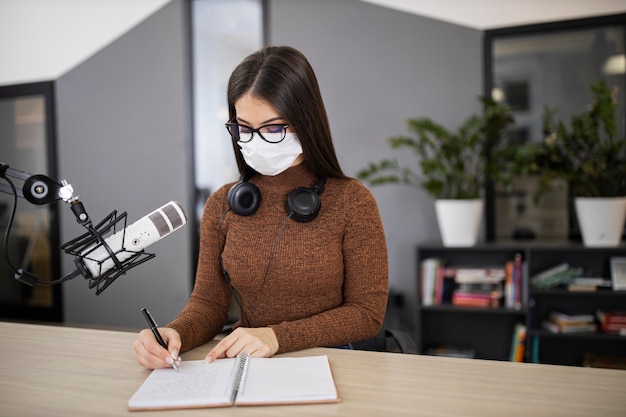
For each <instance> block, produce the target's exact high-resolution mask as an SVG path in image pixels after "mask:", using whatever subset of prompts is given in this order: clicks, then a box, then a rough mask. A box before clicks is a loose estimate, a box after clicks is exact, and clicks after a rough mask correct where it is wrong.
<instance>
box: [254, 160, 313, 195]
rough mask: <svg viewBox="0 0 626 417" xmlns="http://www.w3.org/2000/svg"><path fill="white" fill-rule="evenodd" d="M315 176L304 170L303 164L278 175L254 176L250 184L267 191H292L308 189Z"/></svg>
mask: <svg viewBox="0 0 626 417" xmlns="http://www.w3.org/2000/svg"><path fill="white" fill-rule="evenodd" d="M315 180H316V178H315V176H314V175H313V174H312V173H311V172H310V171H309V170H308V169H307V168H306V165H305V164H304V163H300V164H298V165H295V166H292V167H290V168H288V169H286V170H285V171H284V172H281V173H280V174H278V175H274V176H269V175H261V174H256V175H255V176H254V177H252V179H251V182H254V183H255V184H257V186H259V187H262V188H267V189H277V190H278V189H294V188H296V187H310V186H312V185H313V184H314V183H315Z"/></svg>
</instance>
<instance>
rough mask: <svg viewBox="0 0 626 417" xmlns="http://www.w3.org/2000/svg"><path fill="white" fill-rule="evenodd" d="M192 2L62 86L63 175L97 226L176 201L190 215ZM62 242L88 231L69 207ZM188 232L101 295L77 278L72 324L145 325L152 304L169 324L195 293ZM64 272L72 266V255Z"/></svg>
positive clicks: (69, 288) (168, 9)
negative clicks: (105, 220) (189, 26)
mask: <svg viewBox="0 0 626 417" xmlns="http://www.w3.org/2000/svg"><path fill="white" fill-rule="evenodd" d="M185 19H186V16H185V12H184V2H182V1H173V2H171V3H169V4H168V5H166V6H165V7H164V8H162V9H161V10H159V11H157V12H156V13H155V14H154V15H152V16H150V17H149V18H148V19H146V20H145V21H143V22H142V23H141V24H139V25H138V26H137V27H135V28H133V29H132V30H131V31H130V32H128V33H127V34H125V35H124V36H122V37H121V38H120V39H118V40H117V41H115V42H114V43H112V44H111V45H109V46H107V47H106V48H104V49H103V50H101V51H99V52H98V53H97V54H95V55H94V56H93V57H91V58H90V59H88V60H87V61H86V62H84V63H83V64H81V65H80V66H78V67H76V68H75V69H73V70H72V71H70V72H69V73H67V74H65V75H64V76H63V77H61V78H60V79H59V80H58V82H57V83H56V93H57V111H58V113H57V116H58V117H57V118H58V156H59V168H60V172H59V175H60V177H61V178H65V179H67V180H68V181H69V182H70V183H71V184H72V185H73V186H74V190H75V191H76V192H77V193H78V194H79V195H80V197H81V200H82V201H83V202H84V204H85V206H86V208H87V212H88V213H89V214H90V216H91V217H92V219H93V220H94V224H95V223H97V222H99V221H100V220H102V219H103V218H104V217H105V216H106V215H108V214H109V213H110V212H111V211H112V210H118V212H120V213H121V212H123V211H126V212H128V223H129V224H130V223H132V222H133V221H135V220H138V219H139V218H141V217H143V216H145V215H146V214H148V213H149V212H151V211H152V210H154V209H156V208H158V207H160V206H161V205H163V204H164V203H166V202H168V201H170V200H177V201H179V202H180V203H181V204H182V205H183V207H185V208H186V209H187V211H188V212H191V206H190V201H191V197H190V189H191V188H190V187H191V184H192V178H191V175H190V172H191V166H190V163H191V162H190V161H191V155H190V151H189V147H190V143H191V142H190V129H191V127H190V126H191V123H190V121H191V119H190V114H191V112H190V98H189V94H190V93H189V89H188V81H189V80H188V71H189V70H188V59H187V55H186V54H187V52H186V51H187V45H186V30H187V29H186V24H185ZM62 213H63V217H62V219H61V220H62V226H61V227H62V230H61V241H62V242H66V241H68V240H69V239H72V238H75V237H77V236H79V235H80V234H81V233H83V231H84V229H83V228H82V227H81V226H79V225H78V224H77V223H76V221H75V219H74V216H73V215H72V214H71V212H70V210H69V208H68V209H63V210H62ZM191 236H192V229H191V227H189V226H186V227H185V228H183V229H181V230H179V231H177V232H175V233H173V234H172V235H170V236H167V237H166V238H164V239H163V240H161V241H159V242H157V243H155V244H154V245H153V246H151V247H149V248H148V251H149V252H154V253H156V258H154V259H152V260H150V261H149V262H147V263H146V264H144V265H141V266H139V267H137V268H135V269H133V270H131V271H129V272H128V273H127V274H126V275H125V276H122V277H120V278H118V279H117V281H115V282H114V283H113V284H112V285H111V286H110V287H109V288H108V289H106V290H105V291H104V292H103V293H102V294H101V295H99V296H97V297H96V296H95V295H94V290H89V289H88V288H87V282H86V281H85V280H84V279H83V278H81V277H78V278H75V279H74V280H72V281H69V282H67V283H65V284H64V285H63V299H64V300H63V301H64V314H65V320H66V322H68V323H89V324H104V325H109V326H110V325H113V326H122V327H135V326H137V327H138V326H142V327H143V326H145V323H144V319H143V317H142V315H141V313H140V312H139V310H140V308H141V307H144V306H146V307H149V308H150V310H151V312H152V313H153V315H154V316H155V318H156V320H157V321H158V322H159V323H161V324H165V323H166V322H167V321H169V320H171V319H172V318H173V317H174V316H175V315H176V314H177V313H178V311H180V309H181V308H182V307H183V306H184V304H185V302H186V300H187V298H188V296H189V293H190V289H191V276H192V272H191V265H192V262H191V238H192V237H191ZM63 268H64V273H67V272H69V271H70V270H71V269H73V264H72V262H71V258H70V257H67V256H64V257H63Z"/></svg>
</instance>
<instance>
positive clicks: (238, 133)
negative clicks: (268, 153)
mask: <svg viewBox="0 0 626 417" xmlns="http://www.w3.org/2000/svg"><path fill="white" fill-rule="evenodd" d="M288 126H289V125H288V124H287V123H283V124H270V125H263V126H261V127H259V128H258V129H253V128H251V127H250V126H246V125H242V124H239V123H226V129H227V130H228V133H230V136H232V138H233V139H235V140H237V141H239V142H244V143H245V142H250V141H251V140H252V137H253V136H254V133H255V132H256V133H258V134H259V136H260V137H261V139H263V140H264V141H266V142H269V143H278V142H281V141H282V140H283V139H285V135H286V134H287V127H288Z"/></svg>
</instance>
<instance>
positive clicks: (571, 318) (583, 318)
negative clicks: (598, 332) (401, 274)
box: [548, 311, 593, 325]
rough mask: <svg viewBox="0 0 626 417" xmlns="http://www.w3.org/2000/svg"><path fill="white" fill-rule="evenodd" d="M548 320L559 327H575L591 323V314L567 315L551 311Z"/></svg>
mask: <svg viewBox="0 0 626 417" xmlns="http://www.w3.org/2000/svg"><path fill="white" fill-rule="evenodd" d="M548 317H549V320H550V321H552V322H555V323H557V324H561V325H577V324H587V323H592V322H593V314H568V313H564V312H561V311H552V312H550V315H549V316H548Z"/></svg>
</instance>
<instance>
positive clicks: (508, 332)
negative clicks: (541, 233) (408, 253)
mask: <svg viewBox="0 0 626 417" xmlns="http://www.w3.org/2000/svg"><path fill="white" fill-rule="evenodd" d="M516 254H520V255H521V258H522V262H523V264H524V268H523V271H524V273H523V274H522V277H523V279H522V292H523V294H524V297H523V299H524V302H523V303H522V305H521V306H520V307H519V308H506V307H461V306H455V305H451V304H434V305H424V304H422V293H421V291H422V285H421V277H418V278H419V280H418V282H419V284H418V286H417V287H418V297H417V300H418V303H417V305H418V307H417V330H416V335H415V339H416V342H417V344H418V348H419V350H420V352H421V353H427V352H428V351H429V349H433V348H442V347H451V348H455V349H460V350H462V351H471V352H473V357H475V358H477V359H491V360H509V359H510V353H511V343H512V340H513V331H514V328H515V325H516V324H517V323H522V324H524V325H525V326H526V328H527V336H526V345H525V352H524V361H526V362H538V363H547V364H559V365H574V366H580V365H582V363H583V357H584V355H585V353H586V352H592V353H596V354H600V355H605V356H625V352H626V336H617V335H611V334H605V333H602V332H588V333H577V334H556V333H552V332H550V331H548V330H544V329H543V328H542V326H541V323H542V321H543V320H544V319H545V318H546V317H547V316H548V315H549V313H550V312H551V311H554V310H565V311H572V312H577V313H580V314H594V313H595V311H596V310H597V309H599V308H603V309H614V310H626V291H613V290H611V289H598V290H596V291H568V290H567V289H548V290H537V289H533V288H532V287H531V286H530V285H529V277H532V276H534V275H536V274H537V273H539V272H541V271H543V270H545V269H548V268H550V267H552V266H554V265H557V264H559V263H563V262H567V263H570V264H571V265H576V266H580V267H583V268H584V269H585V270H586V271H587V272H588V275H590V276H591V275H593V276H602V277H606V278H610V259H611V258H612V257H617V256H624V255H625V254H626V248H625V247H623V246H621V247H617V248H586V247H584V246H582V245H581V244H576V243H569V242H493V243H483V244H479V245H476V246H473V247H464V248H451V247H443V246H441V245H421V246H419V247H418V248H417V262H418V274H420V273H421V272H420V271H421V268H420V266H421V265H422V261H423V260H425V259H429V258H437V259H440V260H442V262H444V263H445V265H446V266H447V267H452V268H454V267H457V268H458V267H475V268H485V267H493V266H496V265H504V264H505V263H506V262H507V261H510V260H512V259H513V258H514V257H515V255H516Z"/></svg>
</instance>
